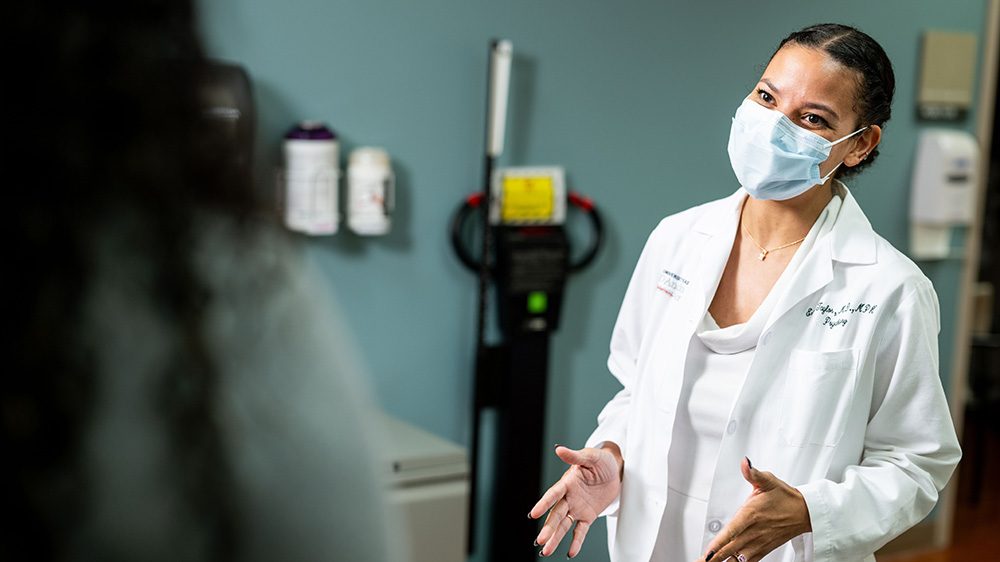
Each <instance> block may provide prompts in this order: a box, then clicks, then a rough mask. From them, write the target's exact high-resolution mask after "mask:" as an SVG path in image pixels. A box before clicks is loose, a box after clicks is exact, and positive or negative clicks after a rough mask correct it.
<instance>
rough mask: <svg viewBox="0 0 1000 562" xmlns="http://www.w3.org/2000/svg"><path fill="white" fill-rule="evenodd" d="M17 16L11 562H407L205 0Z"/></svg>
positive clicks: (48, 6)
mask: <svg viewBox="0 0 1000 562" xmlns="http://www.w3.org/2000/svg"><path fill="white" fill-rule="evenodd" d="M11 10H13V12H14V13H13V14H8V15H9V16H10V17H8V18H7V19H6V20H5V23H6V25H7V27H8V29H7V33H5V34H4V38H5V40H6V41H7V42H8V43H7V45H8V46H10V47H11V49H10V50H11V51H12V52H20V53H30V56H18V57H15V59H16V60H13V61H12V63H11V64H12V65H14V66H15V69H14V72H13V73H12V74H13V75H14V76H16V77H17V82H18V84H19V85H18V87H16V88H11V89H10V90H9V91H8V99H9V100H10V101H9V103H10V107H15V108H17V110H16V111H12V112H10V116H9V119H10V121H11V122H9V123H8V126H9V127H10V128H11V130H17V131H18V142H16V143H14V144H12V145H11V146H10V147H9V148H8V149H7V158H8V159H9V161H10V162H11V165H10V166H8V167H7V171H8V172H9V176H8V183H9V184H10V186H11V189H10V191H9V193H8V194H7V203H8V204H9V205H10V208H12V209H17V211H16V212H13V213H11V216H10V217H8V219H7V220H4V221H3V223H2V225H3V226H2V228H3V233H4V235H5V239H6V240H9V241H11V242H12V243H11V244H10V247H9V248H8V252H7V262H8V266H9V267H8V271H14V272H16V274H14V275H9V276H7V278H6V280H5V282H6V283H7V285H6V287H7V291H8V295H11V296H14V295H16V297H13V298H9V299H7V305H6V308H5V312H7V314H5V318H7V321H8V323H9V324H11V325H12V326H16V327H17V329H16V331H14V332H13V333H12V334H11V336H10V337H8V338H5V340H4V341H5V348H4V356H5V357H7V358H8V362H9V364H8V365H7V366H6V368H5V371H4V388H3V392H2V393H0V443H2V448H0V450H2V451H3V456H4V461H3V462H2V463H0V486H2V497H3V507H2V509H0V514H2V517H3V525H2V526H0V560H112V561H113V560H129V561H161V560H162V561H167V560H170V561H176V560H181V561H206V562H207V561H213V562H214V561H226V560H246V561H250V560H261V561H271V560H301V561H306V560H308V561H312V560H341V559H343V560H365V561H379V562H381V561H384V560H402V559H403V558H402V557H400V556H399V555H398V554H395V553H393V552H392V551H393V548H390V547H391V546H392V545H391V544H390V543H391V537H392V534H391V532H390V531H389V530H387V529H386V520H385V518H384V517H383V510H382V505H381V502H380V501H379V500H380V499H381V494H380V492H381V491H380V490H379V482H378V479H379V471H378V470H377V465H376V464H375V460H374V447H376V446H377V443H378V441H377V440H375V441H372V437H373V436H372V429H371V425H372V424H371V423H365V420H366V419H367V417H368V416H369V414H370V413H371V411H370V407H369V406H368V404H369V403H370V402H369V397H368V396H367V395H366V393H365V392H364V388H363V387H362V388H359V386H360V384H359V383H360V381H358V380H356V376H357V374H358V368H357V367H356V366H355V364H354V363H353V362H352V361H351V358H350V356H349V355H350V353H349V351H350V347H351V346H349V345H347V340H346V336H347V334H346V333H345V330H343V329H342V328H341V326H340V324H339V323H338V322H337V315H336V314H335V311H334V310H331V309H330V308H329V306H328V305H331V304H332V303H329V302H328V295H327V290H326V289H325V287H324V286H323V284H322V283H321V282H320V280H319V278H318V276H317V275H316V274H315V272H312V271H311V270H309V269H308V268H307V267H305V266H304V263H303V261H302V259H301V257H300V255H299V252H298V250H297V249H296V248H295V246H293V245H292V244H291V243H289V240H287V239H286V238H285V237H283V236H281V235H280V234H279V233H278V232H277V230H276V229H273V228H269V227H268V226H267V225H266V222H265V221H262V220H260V219H259V218H258V217H257V216H256V215H257V214H259V212H260V209H259V207H258V204H257V201H256V198H255V197H253V195H252V193H253V189H252V186H251V185H250V183H249V181H248V177H247V175H248V174H247V170H246V169H245V167H243V166H241V162H240V161H239V157H238V156H239V155H238V154H237V153H236V152H235V150H234V148H235V147H234V146H233V145H232V143H231V142H229V140H228V135H226V134H225V131H224V130H220V128H219V127H218V126H217V125H214V124H211V123H209V122H208V121H207V120H206V119H205V118H204V116H203V102H202V101H201V99H200V94H201V91H202V81H201V80H202V76H203V75H204V73H205V72H206V71H207V70H209V68H208V61H207V60H206V59H205V58H204V56H203V54H202V51H201V46H200V42H199V40H198V37H197V35H196V29H197V24H196V21H195V18H194V15H195V13H196V10H195V7H194V6H193V5H192V3H191V2H190V1H182V0H171V1H169V2H162V1H159V0H137V1H134V2H127V3H109V2H94V3H86V4H83V5H81V4H79V3H75V2H68V3H60V2H49V3H19V4H18V5H17V6H12V7H11ZM40 38H44V39H43V40H39V39H40ZM19 65H20V66H19ZM18 174H22V175H23V177H22V176H19V175H18ZM11 176H13V177H11ZM345 505H350V506H352V507H351V509H350V513H348V511H347V510H345V508H344V506H345Z"/></svg>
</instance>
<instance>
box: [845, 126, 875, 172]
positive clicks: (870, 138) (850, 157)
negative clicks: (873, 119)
mask: <svg viewBox="0 0 1000 562" xmlns="http://www.w3.org/2000/svg"><path fill="white" fill-rule="evenodd" d="M881 140H882V127H879V126H878V125H872V126H870V127H868V128H867V129H865V130H864V132H862V133H861V134H859V135H858V142H856V143H854V148H852V149H851V151H850V152H848V153H847V156H845V157H844V165H845V166H847V167H848V168H853V167H854V166H857V165H858V164H860V163H861V162H862V161H863V160H864V159H865V158H868V155H869V154H871V152H872V151H873V150H875V147H876V146H878V143H879V141H881Z"/></svg>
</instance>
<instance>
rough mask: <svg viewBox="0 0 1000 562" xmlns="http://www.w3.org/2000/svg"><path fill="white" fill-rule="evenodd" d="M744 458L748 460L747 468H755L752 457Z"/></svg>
mask: <svg viewBox="0 0 1000 562" xmlns="http://www.w3.org/2000/svg"><path fill="white" fill-rule="evenodd" d="M743 458H745V459H746V460H747V466H749V467H750V468H751V469H752V468H753V463H752V462H750V457H743Z"/></svg>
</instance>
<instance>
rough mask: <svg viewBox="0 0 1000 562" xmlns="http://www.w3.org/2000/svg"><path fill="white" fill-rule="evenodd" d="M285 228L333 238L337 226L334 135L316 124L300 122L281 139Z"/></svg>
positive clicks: (337, 173)
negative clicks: (283, 154) (283, 161)
mask: <svg viewBox="0 0 1000 562" xmlns="http://www.w3.org/2000/svg"><path fill="white" fill-rule="evenodd" d="M284 153H285V172H284V184H285V225H286V226H287V227H288V228H289V229H291V230H294V231H297V232H303V233H305V234H335V233H336V232H337V227H338V224H339V222H340V216H339V213H338V207H337V184H338V182H339V180H340V168H339V161H340V148H339V146H338V144H337V135H336V134H335V133H334V132H333V131H332V130H331V129H330V128H329V127H327V126H326V125H324V124H323V123H321V122H318V121H302V122H301V123H299V124H298V125H296V126H295V127H294V128H292V129H291V130H290V131H288V133H287V134H286V135H285V142H284Z"/></svg>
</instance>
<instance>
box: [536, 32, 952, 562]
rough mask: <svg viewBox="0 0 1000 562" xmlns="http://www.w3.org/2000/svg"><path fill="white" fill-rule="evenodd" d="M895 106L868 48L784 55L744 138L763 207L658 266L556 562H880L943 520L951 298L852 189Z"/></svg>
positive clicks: (748, 172) (751, 190)
mask: <svg viewBox="0 0 1000 562" xmlns="http://www.w3.org/2000/svg"><path fill="white" fill-rule="evenodd" d="M893 90H894V78H893V73H892V67H891V64H890V62H889V60H888V58H887V57H886V55H885V52H884V51H883V50H882V48H881V47H880V46H879V45H878V44H877V43H876V42H875V41H874V40H873V39H872V38H871V37H869V36H868V35H866V34H864V33H862V32H860V31H858V30H856V29H854V28H851V27H847V26H843V25H836V24H823V25H816V26H812V27H808V28H806V29H803V30H801V31H799V32H796V33H793V34H791V35H789V36H788V37H787V38H785V39H784V40H783V41H782V42H781V43H780V45H779V46H778V49H777V51H776V52H775V53H774V54H773V55H772V57H771V60H770V62H769V63H768V65H767V68H766V69H765V70H764V73H763V75H762V76H761V78H760V81H759V82H758V83H757V85H756V86H755V87H754V89H753V91H751V92H750V94H749V96H747V98H746V99H744V100H743V102H742V104H741V105H740V107H739V109H737V111H736V116H735V118H734V119H733V124H732V129H731V132H730V139H729V155H730V160H731V163H732V165H733V170H734V171H735V173H736V177H737V179H738V180H739V181H740V184H741V185H742V188H741V189H740V190H739V191H737V192H736V193H735V194H733V195H732V196H730V197H727V198H725V199H722V200H719V201H714V202H711V203H708V204H705V205H702V206H699V207H696V208H694V209H690V210H688V211H685V212H682V213H679V214H677V215H673V216H670V217H667V218H666V219H664V220H663V221H662V222H661V223H660V225H659V226H658V227H657V228H656V229H655V230H654V232H653V233H652V235H651V236H650V238H649V241H648V242H647V244H646V247H645V249H644V250H643V252H642V255H641V257H640V258H639V263H638V265H637V267H636V270H635V273H634V274H633V277H632V280H631V282H630V284H629V287H628V290H627V292H626V295H625V300H624V303H623V304H622V308H621V312H620V314H619V317H618V321H617V323H616V325H615V329H614V333H613V335H612V339H611V354H610V357H609V359H608V366H609V368H610V370H611V372H612V374H613V375H614V376H615V377H616V378H617V379H618V380H619V381H620V382H621V383H622V385H623V387H624V388H623V389H622V390H621V391H620V392H619V393H618V394H617V395H616V396H615V397H614V398H613V399H612V400H611V401H610V402H609V403H608V405H607V406H606V407H605V408H604V410H603V411H602V412H601V414H600V416H599V418H598V427H597V429H596V431H594V433H593V435H592V436H591V438H590V439H589V440H588V443H587V448H584V449H582V450H578V451H574V450H570V449H568V448H565V447H557V448H556V451H555V452H556V454H557V455H558V456H559V457H560V458H561V459H563V460H564V461H565V462H567V463H569V464H570V465H572V466H570V468H569V469H568V470H567V471H566V473H565V474H564V475H563V477H562V478H561V479H560V480H559V481H558V482H557V483H556V484H555V485H553V486H552V487H551V488H550V489H549V490H548V491H547V492H546V493H545V494H544V495H543V497H542V498H541V499H540V500H539V502H538V503H537V504H536V505H535V506H534V508H533V509H532V510H531V512H530V514H529V516H530V517H534V518H538V517H541V516H542V515H543V514H544V513H545V512H546V511H548V517H547V518H546V520H545V525H544V526H543V527H542V529H541V531H540V532H539V534H538V539H537V542H538V543H539V544H540V545H542V550H541V554H542V555H543V556H546V555H549V554H552V552H553V551H554V550H555V549H556V547H557V546H558V544H559V542H560V541H561V540H562V538H563V537H564V536H565V535H566V534H567V533H568V532H569V530H570V529H571V528H573V527H574V525H575V528H574V529H573V535H572V541H571V544H570V547H569V556H570V557H572V556H575V555H576V554H577V553H578V552H579V551H580V547H581V545H582V543H583V541H584V538H585V537H586V534H587V530H588V529H589V527H590V525H591V524H592V523H593V521H594V520H595V519H596V518H597V517H598V516H599V515H607V516H608V520H607V522H608V534H609V543H610V544H609V547H610V551H611V558H612V560H616V561H629V562H632V561H640V560H656V561H667V562H677V561H681V560H692V561H694V560H698V561H701V560H705V561H708V560H717V561H721V560H737V561H739V562H756V561H758V560H767V561H785V562H791V561H810V560H814V561H817V562H818V561H824V562H834V561H836V562H846V561H865V562H868V561H872V560H874V556H873V553H874V552H875V551H876V550H877V549H878V548H879V547H881V546H882V545H884V544H885V543H886V542H888V541H889V540H890V539H892V538H893V537H895V536H897V535H899V534H900V533H901V532H903V531H904V530H906V529H907V528H909V527H910V526H912V525H914V524H915V523H917V522H918V521H920V520H921V519H922V518H923V517H924V516H925V515H927V513H928V512H929V511H930V510H931V508H932V507H933V506H934V504H935V502H936V500H937V494H938V492H939V491H940V490H941V489H942V488H943V487H944V485H945V483H946V482H947V480H948V478H949V477H950V475H951V472H952V470H953V469H954V467H955V465H956V464H957V463H958V460H959V457H960V451H959V446H958V442H957V439H956V436H955V432H954V428H953V425H952V421H951V418H950V415H949V411H948V405H947V402H946V400H945V396H944V393H943V391H942V388H941V383H940V380H939V378H938V372H937V368H938V356H937V342H936V337H937V333H938V330H939V323H938V322H939V320H938V304H937V297H936V295H935V293H934V290H933V288H932V286H931V283H930V282H929V281H928V280H927V279H926V278H925V277H924V276H923V275H922V274H921V272H920V270H919V269H918V268H917V267H916V266H915V265H914V264H913V263H912V262H910V261H909V260H908V259H906V257H904V256H903V255H902V254H901V253H900V252H898V251H897V250H896V249H894V248H893V247H892V246H890V245H889V244H888V243H887V242H886V241H885V240H883V239H882V238H880V237H879V236H877V235H876V234H875V233H874V232H873V231H872V228H871V226H870V224H869V223H868V221H867V219H866V218H865V216H864V214H863V213H862V211H861V209H860V208H859V207H858V204H857V202H856V201H855V199H854V198H853V196H852V195H851V193H850V192H849V191H848V190H847V188H846V187H845V186H844V185H843V184H842V183H841V182H840V181H839V178H843V177H847V176H849V175H851V174H854V173H857V172H858V171H860V170H861V169H863V168H865V167H866V166H869V165H871V163H872V161H873V160H874V159H875V157H876V156H877V155H878V151H877V147H878V145H879V142H880V141H881V137H882V129H883V127H884V126H885V123H886V121H888V120H889V116H890V104H891V101H892V95H893ZM751 459H752V460H753V463H751Z"/></svg>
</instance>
